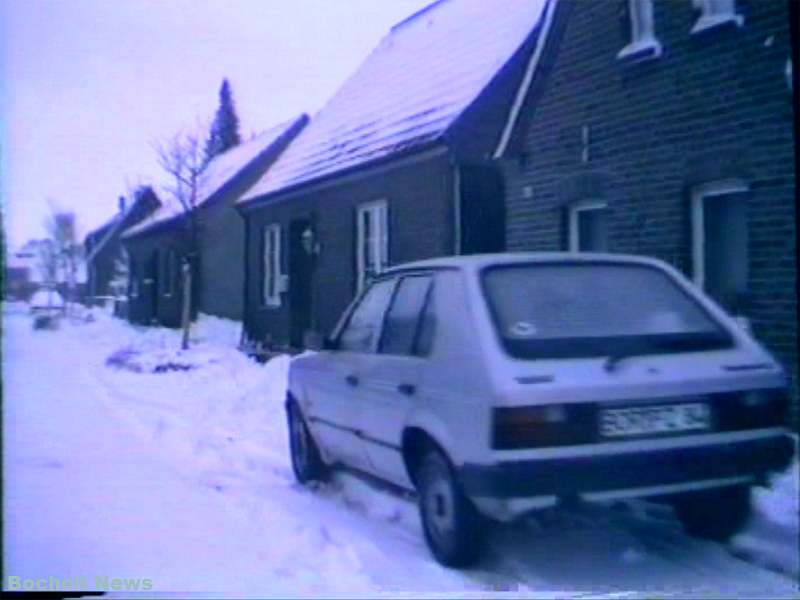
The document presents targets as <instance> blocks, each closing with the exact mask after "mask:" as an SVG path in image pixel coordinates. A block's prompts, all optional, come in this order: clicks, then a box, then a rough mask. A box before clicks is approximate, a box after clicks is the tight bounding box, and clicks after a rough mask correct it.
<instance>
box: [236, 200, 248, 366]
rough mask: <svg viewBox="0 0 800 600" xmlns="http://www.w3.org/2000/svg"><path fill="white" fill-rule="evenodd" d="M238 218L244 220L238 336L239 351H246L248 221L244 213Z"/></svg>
mask: <svg viewBox="0 0 800 600" xmlns="http://www.w3.org/2000/svg"><path fill="white" fill-rule="evenodd" d="M239 216H241V217H242V220H244V281H243V282H242V294H243V295H242V331H241V333H240V334H239V350H246V348H245V341H246V339H247V322H248V315H249V314H250V313H249V307H250V294H249V292H250V289H249V286H248V283H249V281H250V219H248V218H247V217H246V216H245V213H244V212H241V211H240V212H239Z"/></svg>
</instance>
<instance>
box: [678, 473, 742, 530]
mask: <svg viewBox="0 0 800 600" xmlns="http://www.w3.org/2000/svg"><path fill="white" fill-rule="evenodd" d="M672 505H673V507H674V508H675V512H676V514H677V515H678V519H680V521H681V524H682V525H683V528H684V530H686V532H687V533H688V534H689V535H692V536H694V537H698V538H703V539H707V540H714V541H717V542H726V541H728V540H729V539H730V538H732V537H733V536H734V535H736V534H737V533H739V532H740V531H741V530H742V528H744V526H745V525H746V524H747V521H748V519H749V518H750V513H751V511H752V505H751V499H750V486H746V485H744V486H734V487H725V488H718V489H714V490H704V491H701V492H692V493H690V494H683V495H681V496H679V497H678V498H675V499H674V500H673V501H672Z"/></svg>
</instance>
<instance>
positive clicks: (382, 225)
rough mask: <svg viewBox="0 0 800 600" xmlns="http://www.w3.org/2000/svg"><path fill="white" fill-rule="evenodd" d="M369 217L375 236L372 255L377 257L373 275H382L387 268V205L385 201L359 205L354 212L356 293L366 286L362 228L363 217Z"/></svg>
mask: <svg viewBox="0 0 800 600" xmlns="http://www.w3.org/2000/svg"><path fill="white" fill-rule="evenodd" d="M365 214H366V215H369V217H368V218H370V220H371V222H372V223H373V224H375V223H377V224H378V227H375V228H374V230H375V234H374V236H373V239H372V246H373V247H372V255H373V256H377V257H378V263H377V265H376V268H375V275H377V274H379V273H382V272H383V271H384V269H386V267H388V266H389V203H388V202H387V201H386V200H376V201H374V202H367V203H365V204H360V205H359V206H358V209H357V211H356V284H357V291H359V292H360V291H361V290H363V289H364V285H365V284H366V275H367V271H366V266H367V265H366V258H367V257H366V256H364V242H365V240H364V236H365V234H366V232H365V231H364V228H363V222H364V215H365Z"/></svg>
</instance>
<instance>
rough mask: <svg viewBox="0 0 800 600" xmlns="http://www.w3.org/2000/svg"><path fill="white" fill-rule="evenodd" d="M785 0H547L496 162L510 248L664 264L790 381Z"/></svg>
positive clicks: (792, 255)
mask: <svg viewBox="0 0 800 600" xmlns="http://www.w3.org/2000/svg"><path fill="white" fill-rule="evenodd" d="M790 4H791V3H790V2H786V1H782V0H694V1H693V2H689V1H671V0H630V1H628V0H619V1H614V2H579V1H573V0H551V2H550V3H549V4H548V7H547V9H546V16H545V26H544V28H545V31H546V34H545V35H543V36H542V38H541V39H542V44H541V46H540V47H539V48H538V49H537V52H536V53H535V55H534V56H535V59H533V60H531V62H530V63H529V66H528V80H527V82H526V85H525V86H524V87H522V88H521V90H520V93H519V94H518V97H517V102H516V104H515V110H514V111H513V112H512V115H511V118H510V120H509V122H508V123H507V125H506V130H505V131H504V137H503V139H502V140H501V143H500V144H499V146H498V149H497V151H496V156H497V157H498V158H500V159H501V160H500V162H501V164H503V169H504V172H505V186H506V215H507V224H506V243H507V247H508V249H509V250H575V251H584V250H596V251H610V252H624V253H634V254H645V255H650V256H655V257H658V258H661V259H663V260H666V261H667V262H670V263H672V264H673V265H675V266H676V267H678V268H679V269H680V270H682V271H683V272H684V273H686V274H687V275H688V276H689V277H691V278H692V279H693V280H694V281H695V282H696V283H697V285H699V286H701V287H703V288H705V290H706V291H707V292H709V293H710V294H711V295H712V296H713V297H715V298H716V299H717V300H718V301H719V302H720V303H722V304H723V305H724V306H725V307H726V308H727V309H729V310H730V311H731V312H733V313H734V314H738V315H742V316H744V317H746V318H747V319H748V320H749V322H750V324H751V327H752V330H753V331H754V333H755V335H756V336H757V337H758V338H760V339H761V340H762V341H763V342H764V343H765V344H766V345H767V346H768V347H769V348H770V349H771V350H772V351H773V352H774V353H775V354H776V355H777V356H778V357H779V358H780V359H782V361H783V362H784V364H785V365H786V366H787V367H788V368H789V369H790V370H791V372H792V373H793V375H794V378H795V391H796V376H797V370H796V364H797V298H796V267H797V265H796V236H797V231H796V219H795V217H796V215H795V196H796V187H795V150H794V143H795V140H794V136H793V132H794V123H793V118H794V115H793V108H792V84H791V80H790V78H791V71H792V69H791V62H790V53H791V47H792V46H791V40H790V35H791V34H790V15H789V11H790ZM794 18H797V14H795V16H794Z"/></svg>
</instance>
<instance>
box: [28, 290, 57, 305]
mask: <svg viewBox="0 0 800 600" xmlns="http://www.w3.org/2000/svg"><path fill="white" fill-rule="evenodd" d="M28 304H29V305H30V306H31V308H62V307H63V306H64V298H63V297H62V296H61V294H60V293H58V292H57V291H56V290H38V291H36V292H34V294H33V296H31V299H30V301H29V302H28Z"/></svg>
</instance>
